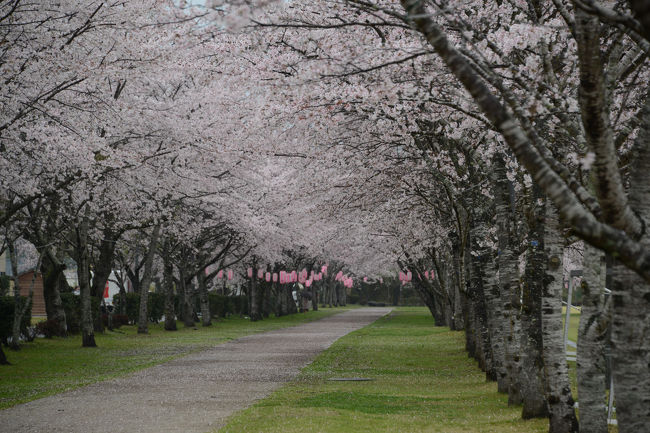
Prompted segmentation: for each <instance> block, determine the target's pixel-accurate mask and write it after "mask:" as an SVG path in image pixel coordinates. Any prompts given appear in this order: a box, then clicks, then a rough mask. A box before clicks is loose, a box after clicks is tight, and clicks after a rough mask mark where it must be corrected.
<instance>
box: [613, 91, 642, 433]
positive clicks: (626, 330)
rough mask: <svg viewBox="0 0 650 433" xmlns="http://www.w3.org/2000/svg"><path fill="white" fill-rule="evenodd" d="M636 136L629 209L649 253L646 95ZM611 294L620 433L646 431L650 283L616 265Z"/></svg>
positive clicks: (617, 411)
mask: <svg viewBox="0 0 650 433" xmlns="http://www.w3.org/2000/svg"><path fill="white" fill-rule="evenodd" d="M641 121H642V123H641V125H642V127H641V128H640V131H639V134H638V136H637V138H636V140H635V143H634V146H633V149H632V158H631V159H630V160H631V161H632V163H631V167H630V179H629V183H630V189H629V199H630V205H631V206H632V208H633V209H634V210H635V211H636V214H637V216H638V217H639V218H640V219H641V220H642V221H643V223H644V233H643V237H641V239H640V242H641V244H642V245H643V246H644V247H645V249H646V250H648V251H650V233H649V232H650V229H649V227H650V176H648V173H650V95H646V101H645V106H644V108H643V112H642V116H641ZM613 277H614V278H613V281H614V287H613V288H612V301H613V304H612V307H613V311H612V314H613V316H612V332H611V345H612V369H613V375H614V390H615V393H616V418H617V420H618V426H619V431H620V432H639V431H644V430H647V428H648V426H650V367H649V366H650V338H649V337H648V330H650V314H648V312H649V311H650V283H648V281H645V280H644V279H643V278H641V276H639V275H638V274H637V273H635V272H633V271H631V270H630V269H629V268H627V267H623V266H622V265H621V264H620V263H616V264H615V265H614V272H613Z"/></svg>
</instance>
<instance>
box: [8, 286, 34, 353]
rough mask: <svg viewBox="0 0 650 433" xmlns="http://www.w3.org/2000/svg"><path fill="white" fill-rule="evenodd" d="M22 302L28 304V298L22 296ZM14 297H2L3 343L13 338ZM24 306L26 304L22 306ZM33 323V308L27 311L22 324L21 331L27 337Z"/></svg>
mask: <svg viewBox="0 0 650 433" xmlns="http://www.w3.org/2000/svg"><path fill="white" fill-rule="evenodd" d="M20 301H21V303H22V302H27V297H26V296H21V297H20ZM14 302H15V300H14V297H13V296H0V340H1V341H2V342H3V343H6V342H7V338H8V337H11V332H12V328H13V324H14ZM21 305H24V304H21ZM31 323H32V308H31V306H30V308H28V309H27V311H26V312H25V315H24V316H23V320H22V321H21V323H20V331H21V332H22V333H23V334H24V335H27V328H28V327H29V326H30V325H31Z"/></svg>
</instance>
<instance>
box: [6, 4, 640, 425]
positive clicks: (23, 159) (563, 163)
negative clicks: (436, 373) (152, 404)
mask: <svg viewBox="0 0 650 433" xmlns="http://www.w3.org/2000/svg"><path fill="white" fill-rule="evenodd" d="M51 3H52V4H49V5H48V7H43V8H38V9H34V8H32V7H30V6H29V5H28V4H27V3H25V2H22V1H15V0H14V1H10V2H5V3H4V4H3V5H2V9H0V17H2V18H0V29H1V30H2V35H3V36H2V37H3V43H2V45H1V46H0V50H1V54H0V69H1V70H2V77H3V80H4V83H5V84H4V85H3V87H2V90H0V98H1V99H2V101H3V104H2V109H1V110H2V111H1V113H2V114H1V118H0V122H1V126H0V140H1V141H0V144H1V146H2V148H1V161H2V162H1V164H2V175H1V176H0V181H1V182H2V195H1V199H2V203H3V207H2V213H1V214H0V222H2V223H3V226H4V227H5V238H6V240H7V242H6V244H7V245H11V244H12V242H13V241H14V240H16V239H19V238H21V239H27V240H29V241H30V242H31V243H32V244H33V245H34V246H36V250H37V252H38V254H37V256H39V257H40V261H41V265H40V266H41V269H42V270H43V275H44V281H45V287H46V288H45V294H46V302H47V305H48V317H51V318H56V319H57V320H59V323H61V332H64V330H65V323H64V317H62V315H61V314H62V307H61V302H60V299H59V295H58V292H60V291H61V286H64V285H65V284H66V283H65V279H64V277H63V274H62V271H63V269H64V268H65V265H66V259H67V258H72V259H74V261H75V262H76V263H77V268H78V270H79V282H80V288H81V295H82V300H83V305H84V311H85V312H86V313H85V314H84V318H83V335H84V344H87V345H92V344H93V343H94V342H93V338H92V335H93V334H92V333H93V314H94V313H93V312H91V308H90V296H100V294H101V292H102V289H103V287H104V284H105V282H106V278H108V275H109V274H110V271H111V269H113V268H116V267H120V268H122V269H123V270H124V272H123V273H122V275H126V276H128V279H129V280H130V281H131V282H132V284H133V285H134V286H136V287H148V285H149V282H150V281H151V279H152V278H158V279H159V280H160V281H162V286H163V287H165V290H166V293H168V294H170V296H169V297H168V299H167V304H166V305H167V308H168V310H167V314H166V318H168V319H169V320H168V322H167V323H166V327H167V329H172V328H173V327H174V326H175V321H174V320H173V319H174V314H173V312H172V310H170V309H171V308H173V299H172V298H171V294H172V293H173V292H172V290H171V287H172V286H175V287H176V288H177V290H178V291H179V293H180V294H181V298H182V299H183V300H184V301H183V310H184V311H183V312H181V316H182V317H184V318H191V317H192V311H191V308H192V305H193V301H192V299H191V296H192V293H194V290H193V289H192V286H193V285H196V287H197V289H198V293H199V298H200V300H201V302H200V304H201V310H202V311H207V310H205V309H206V308H208V307H207V304H206V302H207V289H208V284H209V281H210V279H211V278H212V277H213V276H214V275H211V274H210V272H208V274H209V275H208V276H207V277H208V278H205V274H206V273H205V269H206V268H208V269H212V270H213V271H214V272H217V271H218V269H224V268H226V267H232V268H234V269H237V271H236V273H237V274H239V275H241V276H244V275H245V269H246V268H247V267H248V266H252V267H254V268H256V269H257V268H260V267H264V268H266V269H268V271H269V272H272V271H279V270H280V269H282V266H283V264H284V265H285V266H287V268H286V269H288V268H289V267H291V266H293V267H294V268H297V269H301V268H302V267H306V268H309V267H311V268H316V269H318V268H319V266H320V265H321V264H323V263H325V262H330V272H329V277H328V278H331V277H332V276H334V275H335V274H336V273H338V271H339V270H340V269H342V268H343V265H336V266H334V265H333V263H341V264H345V268H346V269H347V271H348V272H350V273H353V274H354V275H356V276H357V279H358V278H361V277H363V276H368V277H370V278H379V277H380V276H381V275H382V273H384V274H385V273H387V272H391V273H392V272H397V270H398V269H402V270H406V269H409V270H411V272H412V274H413V275H414V277H413V280H412V284H413V285H414V287H415V288H416V289H417V290H418V292H419V293H420V295H421V297H422V298H423V300H424V302H425V303H426V304H427V306H428V307H429V309H430V310H431V312H432V314H433V316H434V317H435V319H436V323H437V324H438V325H446V326H449V327H451V328H452V329H464V330H465V332H466V336H467V344H466V346H467V349H468V351H469V352H470V354H471V355H473V356H475V357H476V358H477V359H478V360H479V364H480V366H481V367H482V368H483V369H484V370H485V371H486V374H487V377H488V378H489V379H491V380H496V381H497V383H498V386H499V390H500V391H502V392H506V393H508V396H509V401H510V403H511V404H523V413H522V414H523V416H524V417H538V416H549V419H550V429H551V431H553V432H565V431H577V429H578V423H577V419H576V414H575V410H574V407H573V398H572V395H571V391H570V387H569V380H568V373H567V363H566V360H565V354H564V350H563V344H562V335H561V314H560V313H561V288H562V281H563V266H562V261H563V256H564V254H563V250H564V249H565V248H566V247H567V246H568V245H572V244H573V245H577V244H580V245H582V243H579V242H578V241H580V242H584V247H582V251H583V256H584V259H583V269H584V278H583V291H584V293H585V301H584V306H583V311H582V320H581V325H580V326H581V327H580V338H579V342H578V363H577V364H578V386H579V390H580V424H581V430H582V431H590V432H591V431H594V432H598V431H606V429H607V424H606V419H605V416H606V414H605V410H604V398H605V386H606V384H605V373H604V364H605V361H604V358H603V357H604V355H603V350H604V344H605V341H606V340H609V341H610V343H611V345H612V347H614V348H615V349H616V350H614V351H613V355H612V364H613V372H614V386H615V389H616V395H617V412H618V419H619V426H620V429H621V431H640V430H642V429H643V428H644V426H645V425H647V424H648V423H650V414H649V413H648V411H647V407H650V401H649V400H648V399H649V398H650V372H648V369H647V365H648V357H649V356H650V347H649V346H648V345H649V344H650V343H649V341H648V339H647V338H646V336H645V335H646V333H645V331H646V330H647V329H648V326H650V324H649V322H648V320H649V319H648V315H647V312H648V311H650V305H649V302H650V285H649V281H650V274H649V273H648V272H649V271H648V270H649V269H650V249H649V248H648V244H649V242H650V241H649V236H648V234H647V232H646V224H647V221H648V219H649V214H650V208H649V206H650V196H649V195H650V188H649V184H648V178H647V175H646V172H647V170H648V168H649V165H650V149H649V141H648V130H647V128H648V125H649V124H650V123H649V120H650V119H648V116H649V112H650V111H649V110H650V109H649V108H648V99H647V98H648V87H647V83H648V68H647V66H648V64H647V63H648V62H647V57H648V52H649V48H650V45H649V43H650V42H649V41H648V33H649V31H648V17H647V14H648V11H647V10H644V9H643V8H642V2H635V1H630V2H624V1H617V2H611V3H612V4H610V5H609V6H608V7H607V8H606V7H604V6H602V5H600V3H598V2H596V1H593V0H590V1H586V0H575V1H571V2H570V1H565V0H552V1H550V0H549V1H539V0H535V1H518V0H509V1H506V0H504V1H500V2H489V3H488V2H482V1H476V0H466V1H462V2H453V3H451V4H448V2H438V1H416V0H408V1H407V0H405V1H402V2H400V3H397V2H392V1H374V2H366V1H353V0H328V1H322V2H303V1H293V2H259V3H256V2H241V3H240V2H231V3H225V4H224V3H223V2H218V3H219V4H217V2H206V3H205V4H203V3H202V4H201V5H200V6H196V7H193V6H187V5H186V4H184V3H183V4H180V5H179V4H174V3H172V2H169V3H167V2H157V1H136V2H127V3H125V4H123V3H111V2H96V1H88V2H75V3H74V4H71V5H67V6H66V5H61V4H60V3H59V2H51ZM644 14H645V15H644ZM605 254H607V256H608V257H609V259H608V264H607V266H605ZM335 267H336V268H337V269H334V268H335ZM91 268H92V270H93V274H92V275H93V277H92V279H91V278H89V274H90V273H89V270H90V269H91ZM606 268H607V272H610V270H611V274H612V282H611V285H609V288H610V289H611V290H612V295H611V296H610V297H607V298H605V297H604V296H603V293H604V289H605V269H606ZM431 269H434V274H435V278H434V279H433V280H428V279H426V278H417V275H418V273H419V274H420V276H423V275H424V272H425V271H428V270H431ZM255 281H256V280H254V279H253V280H250V282H251V285H250V287H249V288H248V290H249V291H250V293H251V294H253V293H255V295H254V296H255V297H256V300H255V301H253V300H251V308H252V309H253V308H258V307H259V308H260V310H252V311H251V313H252V316H253V317H254V318H258V316H261V317H263V316H264V314H266V313H268V312H270V311H272V310H273V309H274V308H273V307H272V306H269V305H266V306H265V304H264V299H271V297H270V296H269V295H268V293H269V292H270V291H273V290H276V291H277V290H282V289H278V288H279V287H282V286H273V285H267V286H265V285H264V284H257V283H256V282H255ZM325 287H326V288H327V289H326V290H325V291H324V292H322V293H321V296H324V297H325V298H326V301H328V302H332V301H331V300H332V299H334V298H337V299H341V300H342V302H345V301H344V291H342V292H341V287H340V284H339V285H336V284H334V283H333V282H332V283H331V284H327V285H325ZM260 289H261V291H260ZM146 293H147V291H146V290H141V294H142V296H143V300H144V297H146ZM265 293H266V295H265ZM312 296H313V298H317V297H318V294H317V292H316V291H314V293H313V294H312ZM251 298H253V296H251ZM276 299H278V300H279V301H278V302H279V305H278V306H276V308H277V309H276V312H280V314H282V312H283V311H286V308H288V306H289V305H290V304H291V302H290V300H289V299H288V296H287V294H286V293H284V294H282V293H281V292H276ZM283 300H284V301H283ZM282 302H285V304H282ZM334 302H337V301H334ZM283 305H284V306H283ZM141 306H142V307H143V308H145V307H146V302H141ZM174 313H175V312H174ZM97 316H98V315H97V314H95V317H97ZM203 317H204V319H205V318H206V315H205V314H204V315H203ZM142 318H144V319H143V320H140V327H141V330H142V331H143V332H145V331H146V311H141V319H142ZM187 320H188V321H189V320H190V319H187ZM207 320H208V321H209V315H207ZM192 322H193V319H192ZM206 324H207V323H206ZM97 325H98V324H97V323H96V324H95V327H97Z"/></svg>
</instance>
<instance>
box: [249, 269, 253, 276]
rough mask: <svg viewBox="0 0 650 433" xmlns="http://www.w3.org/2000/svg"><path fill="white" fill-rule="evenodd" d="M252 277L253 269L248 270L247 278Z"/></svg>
mask: <svg viewBox="0 0 650 433" xmlns="http://www.w3.org/2000/svg"><path fill="white" fill-rule="evenodd" d="M252 277H253V268H248V278H252Z"/></svg>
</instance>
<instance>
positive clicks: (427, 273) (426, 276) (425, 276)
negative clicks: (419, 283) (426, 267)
mask: <svg viewBox="0 0 650 433" xmlns="http://www.w3.org/2000/svg"><path fill="white" fill-rule="evenodd" d="M424 278H426V279H427V280H428V279H429V271H424Z"/></svg>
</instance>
